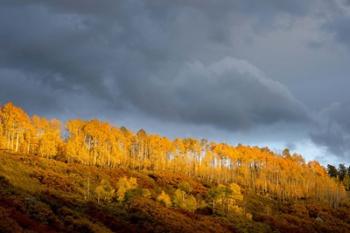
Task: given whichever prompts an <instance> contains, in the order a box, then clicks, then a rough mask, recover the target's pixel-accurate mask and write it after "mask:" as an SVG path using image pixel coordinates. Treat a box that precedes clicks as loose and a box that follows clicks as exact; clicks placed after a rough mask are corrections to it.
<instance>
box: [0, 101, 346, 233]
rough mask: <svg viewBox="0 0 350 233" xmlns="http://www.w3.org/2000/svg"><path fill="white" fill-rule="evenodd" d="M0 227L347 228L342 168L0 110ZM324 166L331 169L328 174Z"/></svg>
mask: <svg viewBox="0 0 350 233" xmlns="http://www.w3.org/2000/svg"><path fill="white" fill-rule="evenodd" d="M0 149H1V153H0V192H1V195H0V232H192V233H193V232H293V233H295V232H308V233H312V232H349V231H350V201H349V197H348V194H347V193H346V190H347V189H349V186H348V183H347V182H348V181H349V176H350V173H349V174H348V173H347V170H346V169H345V167H344V166H342V167H341V169H339V171H338V170H337V169H336V168H335V167H329V168H332V169H331V170H332V172H331V173H330V170H329V171H328V172H327V170H326V169H325V168H324V167H323V166H321V165H320V164H319V163H318V162H317V161H311V162H308V163H307V162H305V161H304V159H303V157H302V156H301V155H299V154H291V153H290V152H289V150H288V149H286V150H284V151H283V154H281V155H280V154H276V153H275V152H273V151H271V150H269V149H268V148H259V147H251V146H244V145H238V146H231V145H228V144H225V143H214V142H209V141H207V140H205V139H202V140H198V139H194V138H176V139H174V140H170V139H168V138H166V137H162V136H159V135H152V134H148V133H147V132H145V131H144V130H140V131H138V132H137V133H134V132H132V131H130V130H128V129H126V128H125V127H116V126H113V125H111V124H109V123H108V122H102V121H99V120H97V119H94V120H82V119H72V120H69V121H67V122H65V124H64V127H63V123H61V122H60V121H59V120H57V119H46V118H43V117H39V116H29V115H28V114H27V113H26V112H25V111H24V110H22V109H21V108H18V107H16V106H14V105H13V104H11V103H8V104H6V105H4V106H2V107H1V109H0ZM328 173H329V174H328Z"/></svg>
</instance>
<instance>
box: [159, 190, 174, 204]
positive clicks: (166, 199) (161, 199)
mask: <svg viewBox="0 0 350 233" xmlns="http://www.w3.org/2000/svg"><path fill="white" fill-rule="evenodd" d="M157 201H159V202H160V203H162V204H163V205H165V206H166V207H171V199H170V197H169V195H168V194H166V193H165V192H164V191H162V192H161V193H160V194H159V196H158V197H157Z"/></svg>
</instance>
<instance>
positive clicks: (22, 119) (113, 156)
mask: <svg viewBox="0 0 350 233" xmlns="http://www.w3.org/2000/svg"><path fill="white" fill-rule="evenodd" d="M0 149H2V150H7V151H9V152H13V153H22V154H35V155H38V156H41V157H45V158H48V159H52V158H58V157H59V158H60V159H64V160H65V161H66V162H69V163H81V164H84V165H88V166H99V167H107V168H114V167H119V168H125V169H134V170H139V171H141V170H142V171H150V172H153V171H157V172H167V173H174V174H183V175H188V176H192V177H196V178H198V179H201V180H202V181H204V182H207V183H217V184H221V185H218V186H217V187H216V188H215V189H213V190H211V191H210V193H211V204H212V205H213V209H216V210H220V211H223V212H228V211H229V209H230V206H233V205H236V204H233V203H238V202H240V201H241V199H242V196H241V188H242V189H243V190H245V191H246V192H249V191H253V192H255V193H257V194H259V195H263V196H270V197H273V198H276V199H277V200H279V201H281V202H285V201H288V200H297V199H304V200H317V201H324V202H327V203H329V204H330V205H331V206H337V205H338V204H339V203H340V201H341V200H342V199H343V198H344V197H345V196H346V192H345V188H346V189H348V190H349V189H350V188H349V176H350V173H349V171H347V170H346V168H345V167H344V166H340V168H339V169H337V168H335V167H334V166H328V172H327V170H326V169H325V168H324V167H323V166H321V165H320V164H319V163H318V162H316V161H311V162H308V163H306V162H305V161H304V159H303V158H302V156H301V155H299V154H291V153H290V151H289V150H287V149H286V150H284V151H283V154H282V155H279V154H276V153H274V152H272V151H271V150H269V149H268V148H258V147H251V146H243V145H239V146H236V147H234V146H231V145H228V144H225V143H214V142H208V141H207V140H204V139H203V140H197V139H194V138H183V139H182V138H176V139H174V140H170V139H168V138H166V137H162V136H159V135H156V134H148V133H147V132H146V131H144V130H139V131H138V132H137V133H134V132H132V131H130V130H128V129H126V128H125V127H120V128H118V127H115V126H112V125H111V124H109V123H107V122H103V121H99V120H97V119H93V120H81V119H71V120H68V121H67V122H66V123H65V124H64V125H63V124H62V123H61V122H60V121H58V120H56V119H52V120H49V119H46V118H42V117H39V116H32V117H30V116H28V115H27V114H26V113H25V112H24V111H23V110H22V109H21V108H19V107H16V106H14V105H13V104H12V103H8V104H5V105H3V106H1V108H0ZM328 174H329V175H328ZM329 176H331V177H333V179H331V178H330V177H329ZM230 184H231V185H230ZM136 186H137V182H136V179H135V178H130V179H127V178H126V177H124V178H122V179H121V180H120V181H119V182H118V184H117V192H116V193H117V198H118V200H119V201H123V200H124V198H125V193H126V192H127V191H128V190H130V189H134V188H135V187H136ZM177 188H178V190H176V194H174V203H175V205H176V206H179V207H180V208H185V209H191V210H193V209H194V207H193V206H195V205H194V204H193V203H194V202H195V201H194V200H193V198H192V197H191V196H190V195H191V192H192V187H191V186H190V185H189V184H186V183H184V184H180V185H179V186H178V187H177ZM102 191H103V188H101V190H99V191H98V192H99V193H100V192H102ZM183 193H184V195H183ZM180 194H181V195H180ZM181 196H182V198H180V197H181ZM101 197H102V196H101ZM103 198H104V197H103ZM103 198H102V199H103ZM175 199H176V200H175ZM186 200H187V201H186ZM170 202H171V201H170ZM187 202H188V203H187ZM189 206H191V207H189Z"/></svg>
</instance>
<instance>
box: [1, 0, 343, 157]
mask: <svg viewBox="0 0 350 233" xmlns="http://www.w3.org/2000/svg"><path fill="white" fill-rule="evenodd" d="M24 2H25V3H24ZM349 74H350V1H349V0H308V1H304V0H265V1H261V0H226V1H224V0H215V1H212V0H186V1H185V0H172V1H164V0H143V1H140V0H128V1H124V0H119V1H116V0H74V1H71V0H26V1H23V0H1V1H0V103H5V102H7V101H12V102H14V103H15V104H16V105H19V106H21V107H23V108H25V110H26V111H28V112H29V113H30V114H34V113H35V114H39V115H43V116H47V117H58V118H60V119H62V120H65V119H68V118H73V117H80V118H86V119H90V118H95V117H96V118H100V119H103V120H108V121H110V122H112V123H113V124H115V125H117V126H121V125H125V126H127V127H129V128H131V129H133V130H137V129H139V128H144V129H146V130H147V131H149V132H152V133H159V134H162V135H166V136H170V137H177V136H178V137H189V136H191V137H198V138H208V139H210V140H215V141H224V142H228V143H231V144H233V145H235V144H237V143H243V144H249V145H259V146H269V147H270V148H272V149H273V150H277V151H281V150H282V149H283V148H284V147H289V148H290V149H291V150H292V151H293V152H299V153H302V154H303V155H304V157H305V158H306V159H307V160H311V159H318V160H319V161H321V162H322V163H323V164H326V163H339V162H346V163H349V162H350V91H349V90H348V89H349V88H350V78H349Z"/></svg>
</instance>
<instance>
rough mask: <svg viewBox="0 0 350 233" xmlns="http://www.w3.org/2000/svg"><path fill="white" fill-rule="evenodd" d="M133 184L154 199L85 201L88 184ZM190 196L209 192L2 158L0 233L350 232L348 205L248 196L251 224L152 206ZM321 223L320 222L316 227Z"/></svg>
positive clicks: (167, 181)
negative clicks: (160, 198)
mask: <svg viewBox="0 0 350 233" xmlns="http://www.w3.org/2000/svg"><path fill="white" fill-rule="evenodd" d="M122 176H129V177H136V178H137V181H138V184H139V186H140V187H142V188H148V189H150V190H151V193H152V198H149V199H146V198H143V197H139V198H135V199H133V200H132V201H130V202H128V203H126V204H119V203H117V202H116V201H113V202H111V203H102V204H97V202H96V200H95V199H94V198H93V197H92V198H90V201H86V200H85V198H84V197H85V192H86V190H87V177H90V179H89V180H90V187H91V190H94V189H95V187H96V185H97V184H98V183H99V181H100V180H101V179H107V180H109V181H110V182H111V184H116V182H117V180H118V179H119V178H120V177H122ZM184 180H185V181H187V182H189V183H190V184H191V185H192V186H193V188H194V189H193V195H199V196H205V194H206V192H207V190H208V188H209V187H208V185H205V184H203V183H201V182H199V181H197V180H195V179H191V178H189V177H184V176H181V175H177V176H176V175H167V174H149V173H144V172H136V171H128V170H123V169H108V168H97V167H87V166H84V165H81V164H66V163H63V162H60V161H55V160H47V159H44V158H38V157H34V156H21V155H14V154H7V153H0V232H30V231H32V232H192V233H193V232H203V233H204V232H273V231H275V232H310V233H312V232H350V204H343V206H342V207H341V208H338V209H330V208H329V207H327V206H326V205H321V204H319V203H317V204H315V203H285V204H283V205H281V204H278V203H277V202H276V201H274V200H273V199H270V198H267V197H258V196H255V195H254V194H246V200H245V202H246V206H247V210H248V211H249V212H251V213H252V214H253V221H250V220H248V219H245V218H243V217H238V216H237V217H233V218H231V219H227V218H224V217H220V216H214V215H210V214H205V213H189V212H186V211H183V210H178V209H174V208H166V207H163V206H162V205H161V204H159V203H158V202H156V201H155V197H156V196H157V193H159V192H160V191H161V190H166V191H167V192H168V193H172V191H173V190H174V189H175V188H176V187H177V185H178V184H179V183H180V182H181V181H184ZM317 216H319V217H320V218H321V219H322V220H319V219H318V220H316V218H317Z"/></svg>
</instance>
